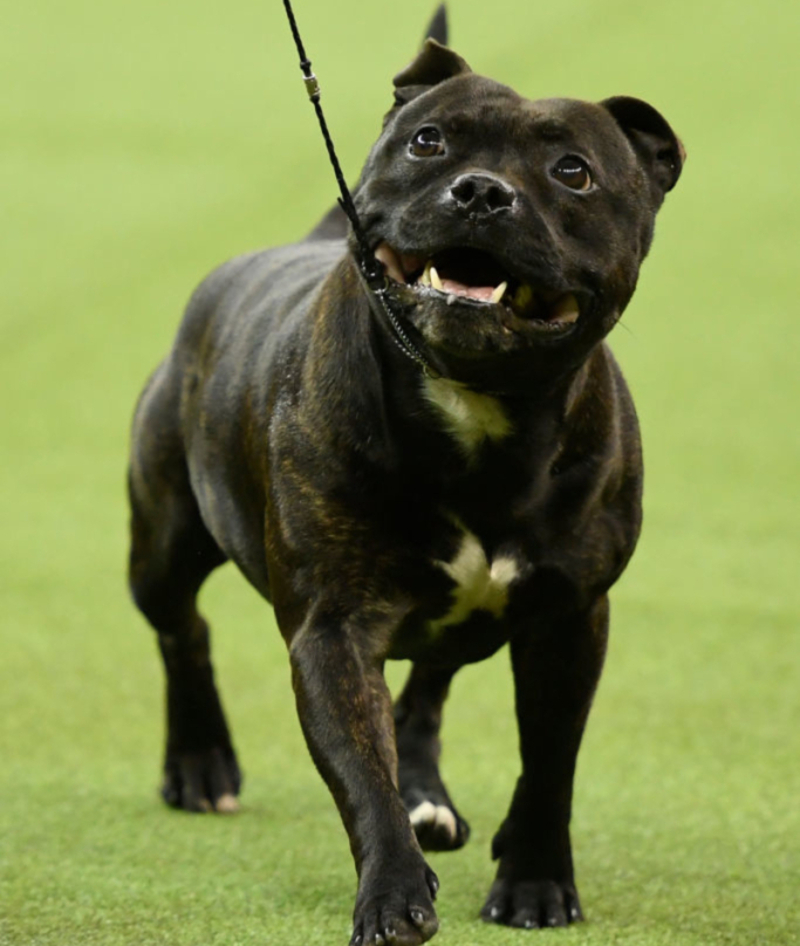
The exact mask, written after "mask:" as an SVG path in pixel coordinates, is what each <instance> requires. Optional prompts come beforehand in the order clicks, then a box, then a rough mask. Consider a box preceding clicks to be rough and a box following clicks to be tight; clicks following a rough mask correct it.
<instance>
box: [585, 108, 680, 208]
mask: <svg viewBox="0 0 800 946" xmlns="http://www.w3.org/2000/svg"><path fill="white" fill-rule="evenodd" d="M600 104H601V105H602V106H603V107H604V108H606V109H607V110H608V111H609V112H611V114H612V115H613V116H614V118H615V119H616V122H617V124H618V125H619V126H620V128H621V129H622V131H623V132H624V133H625V135H626V136H627V137H628V140H629V141H630V143H631V144H632V145H633V148H634V150H635V151H636V153H637V154H638V155H639V158H640V159H641V161H642V163H643V164H644V167H645V170H646V171H647V173H648V176H649V177H650V180H651V181H652V182H653V183H654V184H655V185H656V187H657V188H658V189H659V190H660V192H661V196H662V197H663V196H664V194H666V193H667V191H671V190H672V188H673V187H674V186H675V185H676V184H677V183H678V178H679V177H680V176H681V171H682V169H683V164H684V161H685V160H686V151H685V150H684V147H683V145H682V144H681V142H680V140H679V139H678V137H677V136H676V134H675V132H674V131H673V130H672V129H671V128H670V126H669V125H668V124H667V121H666V119H665V118H664V117H663V116H662V115H661V114H660V112H657V111H656V110H655V109H654V108H653V106H652V105H648V104H647V102H643V101H641V99H633V98H628V97H627V96H624V95H618V96H615V97H614V98H610V99H606V100H605V101H603V102H601V103H600Z"/></svg>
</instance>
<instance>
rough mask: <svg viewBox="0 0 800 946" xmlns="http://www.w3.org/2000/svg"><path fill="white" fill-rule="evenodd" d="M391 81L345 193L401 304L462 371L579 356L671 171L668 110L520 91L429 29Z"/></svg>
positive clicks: (623, 278)
mask: <svg viewBox="0 0 800 946" xmlns="http://www.w3.org/2000/svg"><path fill="white" fill-rule="evenodd" d="M395 87H396V96H395V98H396V104H395V107H394V108H393V109H392V111H390V112H389V114H388V115H387V116H386V120H385V123H384V130H383V134H382V135H381V137H380V139H379V140H378V142H377V143H376V145H375V146H374V148H373V150H372V153H371V154H370V157H369V159H368V161H367V163H366V165H365V168H364V171H363V174H362V178H361V181H360V184H359V187H358V190H357V193H356V205H357V207H358V210H359V213H360V216H361V217H362V222H363V225H364V228H365V231H366V233H367V237H368V239H369V240H370V243H371V245H372V246H373V247H374V251H375V255H376V256H377V258H378V259H379V260H380V261H381V262H382V263H383V265H384V269H385V271H386V273H387V275H388V277H389V280H390V287H391V291H392V293H393V295H394V297H395V298H396V300H397V302H398V304H399V305H400V306H401V307H402V308H403V311H404V312H405V314H406V316H407V318H408V319H409V320H410V321H411V323H412V324H413V325H414V326H415V327H416V328H417V329H418V331H419V332H420V333H421V334H422V337H423V338H424V340H425V342H426V343H427V345H428V346H429V349H430V350H431V351H433V352H434V353H435V355H436V356H437V358H438V359H439V360H440V361H442V362H444V363H445V364H446V365H448V367H449V368H450V370H451V371H452V370H454V369H455V370H456V372H458V373H460V374H461V375H462V376H463V375H464V374H465V373H466V375H470V374H474V373H475V372H477V373H478V375H480V370H481V369H480V367H479V366H480V365H483V366H484V367H486V366H488V365H494V366H495V368H494V369H493V370H499V371H502V372H507V371H508V370H512V371H513V370H514V367H513V366H514V365H515V364H520V365H524V366H525V370H528V371H529V370H530V368H531V367H532V366H540V365H544V364H547V363H551V364H556V363H560V362H562V361H564V360H567V361H575V360H579V359H580V358H582V357H585V354H586V352H588V350H589V349H590V348H591V347H592V345H594V344H595V343H596V342H597V341H598V340H599V339H600V338H602V337H603V336H604V335H605V334H606V333H607V332H608V331H609V330H610V329H611V327H612V326H613V325H614V323H615V322H616V321H617V319H618V318H619V317H620V315H621V314H622V311H623V310H624V308H625V306H626V305H627V303H628V301H629V300H630V297H631V295H632V293H633V290H634V288H635V286H636V280H637V277H638V273H639V267H640V265H641V262H642V260H643V259H644V257H645V255H646V253H647V250H648V248H649V246H650V242H651V239H652V233H653V224H654V218H655V214H656V211H657V210H658V208H659V206H660V205H661V203H662V200H663V198H664V194H665V193H666V192H667V191H668V190H670V189H671V188H672V187H673V186H674V184H675V182H676V181H677V179H678V176H679V174H680V171H681V166H682V163H683V149H682V147H681V145H680V143H679V142H678V140H677V138H676V137H675V135H674V134H673V132H672V131H671V129H670V128H669V126H668V125H667V123H666V122H665V121H664V119H663V118H662V117H661V116H660V115H659V114H658V112H656V111H655V110H654V109H653V108H651V107H650V106H649V105H646V104H645V103H643V102H640V101H638V100H636V99H627V98H617V99H610V100H607V101H605V102H602V103H600V104H591V103H587V102H580V101H576V100H569V99H550V100H543V101H535V102H534V101H528V100H526V99H524V98H522V97H520V96H519V95H517V94H516V93H515V92H513V91H512V90H511V89H509V88H508V87H506V86H503V85H501V84H500V83H497V82H494V81H492V80H490V79H486V78H483V77H481V76H477V75H475V74H474V73H472V72H471V71H470V69H469V67H468V66H467V65H466V63H465V62H464V61H463V59H461V58H460V57H459V56H457V55H456V54H455V53H453V52H452V51H451V50H449V49H446V48H444V47H442V46H439V45H438V44H436V43H435V42H433V41H430V40H429V41H428V42H427V43H426V46H425V48H424V49H423V52H422V53H421V54H420V56H419V57H418V58H417V59H416V60H415V61H414V62H413V63H412V64H411V66H409V67H408V69H406V70H405V71H404V72H402V73H400V75H398V76H397V77H396V78H395ZM559 351H560V352H563V353H564V356H563V358H561V357H559V355H558V354H557V352H559ZM471 366H474V368H472V367H471ZM488 370H492V369H488Z"/></svg>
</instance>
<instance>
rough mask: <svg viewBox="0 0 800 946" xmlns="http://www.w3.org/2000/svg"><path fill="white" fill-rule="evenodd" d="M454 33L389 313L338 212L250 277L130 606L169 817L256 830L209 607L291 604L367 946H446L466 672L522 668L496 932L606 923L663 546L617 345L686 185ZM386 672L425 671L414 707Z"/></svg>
mask: <svg viewBox="0 0 800 946" xmlns="http://www.w3.org/2000/svg"><path fill="white" fill-rule="evenodd" d="M435 24H436V25H435V26H434V27H433V28H432V30H431V31H430V35H429V36H428V38H427V39H426V41H425V44H424V46H423V48H422V51H421V52H420V53H419V55H418V56H417V58H416V59H415V60H414V61H413V62H412V63H411V65H409V66H408V67H407V68H405V69H404V70H403V71H402V72H400V73H399V75H397V76H396V77H395V79H394V91H395V99H394V104H393V105H392V107H391V109H390V110H389V112H388V113H387V115H386V116H385V119H384V123H383V130H382V132H381V134H380V137H379V138H378V140H377V143H376V144H375V145H374V147H373V148H372V151H371V153H370V155H369V157H368V158H367V161H366V164H365V166H364V169H363V172H362V174H361V177H360V180H359V182H358V185H357V187H356V188H355V190H354V202H355V206H356V208H357V211H358V215H359V218H360V221H361V226H362V229H363V234H364V237H365V239H366V240H367V241H368V245H369V248H370V252H371V253H372V254H373V256H374V259H373V261H372V262H373V264H374V265H377V264H378V263H379V264H380V266H381V267H382V269H383V274H384V277H385V287H384V291H383V294H382V295H381V293H377V292H375V291H373V288H374V287H372V286H370V284H369V283H368V281H367V280H366V279H365V276H364V274H363V273H362V271H361V269H360V267H359V265H358V263H357V258H358V246H357V244H356V241H355V239H354V237H353V234H352V231H351V228H350V227H349V224H348V222H347V219H346V217H345V216H344V214H343V213H342V211H341V210H340V209H338V208H335V209H334V210H333V211H331V212H330V213H329V214H328V215H327V217H325V218H324V219H323V222H322V223H321V224H320V225H319V226H318V227H317V228H316V229H315V230H314V231H313V232H312V233H311V234H310V235H309V236H307V237H306V238H305V239H303V240H302V241H301V242H299V243H296V244H294V245H291V246H287V247H283V248H279V249H272V250H268V251H262V252H256V253H252V254H250V255H246V256H243V257H239V258H237V259H234V260H232V261H230V262H228V263H226V264H225V265H223V266H222V267H221V268H219V269H217V270H216V271H215V272H213V273H212V274H211V275H210V276H209V277H208V278H207V279H206V280H205V281H204V282H203V283H202V284H201V286H200V287H199V289H198V290H197V291H196V292H195V294H194V296H193V297H192V299H191V301H190V303H189V306H188V308H187V311H186V313H185V316H184V319H183V322H182V324H181V326H180V329H179V331H178V335H177V339H176V341H175V344H174V346H173V348H172V350H171V352H170V353H169V355H168V356H167V358H166V360H165V361H164V362H162V364H161V365H160V366H159V367H158V368H157V369H156V371H155V373H154V374H153V376H152V377H151V379H150V381H149V383H148V384H147V386H146V388H145V390H144V392H143V394H142V396H141V398H140V401H139V404H138V407H137V410H136V415H135V420H134V425H133V437H132V452H131V463H130V471H129V486H130V499H131V507H132V544H131V554H130V585H131V589H132V594H133V597H134V600H135V602H136V604H137V606H138V607H139V609H140V610H141V611H142V612H143V614H144V615H145V617H146V618H147V620H148V621H149V623H150V624H151V625H152V626H153V628H154V629H155V630H156V632H157V636H158V642H159V646H160V650H161V654H162V657H163V661H164V665H165V669H166V678H167V697H166V702H167V738H166V754H165V759H164V781H163V788H162V794H163V797H164V799H165V800H166V802H167V803H168V804H170V805H172V806H175V807H178V808H182V809H186V810H189V811H217V812H226V811H233V810H235V809H236V807H237V801H236V796H237V795H238V793H239V789H240V785H241V776H240V771H239V766H238V763H237V758H236V754H235V752H234V748H233V743H232V741H231V736H230V733H229V730H228V726H227V723H226V720H225V715H224V712H223V709H222V704H221V702H220V698H219V695H218V692H217V689H216V685H215V682H214V675H213V669H212V664H211V657H210V647H209V632H208V627H207V625H206V623H205V621H204V620H203V618H202V617H201V615H200V614H199V613H198V611H197V607H196V598H197V594H198V591H199V589H200V586H201V585H202V583H203V582H204V580H205V579H206V577H207V576H208V575H209V573H210V572H211V571H212V570H213V569H214V568H216V567H217V566H219V565H221V564H223V562H225V561H227V560H231V561H233V562H235V563H236V565H237V566H238V567H239V569H240V570H241V572H242V573H243V574H244V576H245V577H246V578H247V579H248V581H249V582H250V583H251V584H252V585H253V586H254V587H255V588H256V589H257V590H258V591H259V592H260V594H261V595H263V597H264V598H265V599H267V600H268V601H270V602H271V603H272V605H273V606H274V609H275V614H276V618H277V623H278V626H279V628H280V631H281V634H282V635H283V637H284V639H285V641H286V645H287V647H288V651H289V659H290V663H291V670H292V681H293V688H294V693H295V696H296V703H297V710H298V713H299V717H300V722H301V725H302V729H303V733H304V735H305V738H306V741H307V743H308V748H309V750H310V753H311V756H312V758H313V760H314V762H315V764H316V766H317V768H318V769H319V772H320V773H321V775H322V777H323V779H324V780H325V782H326V783H327V785H328V787H329V789H330V791H331V793H332V795H333V798H334V800H335V802H336V805H337V806H338V809H339V812H340V814H341V818H342V821H343V823H344V826H345V828H346V830H347V833H348V836H349V840H350V846H351V850H352V854H353V858H354V861H355V866H356V870H357V874H358V892H357V898H356V903H355V911H354V919H353V934H352V938H351V946H367V944H370V946H381V944H396V946H415V944H418V943H422V942H424V941H426V940H428V939H429V938H430V937H432V936H433V935H434V933H435V932H436V930H437V927H438V920H437V917H436V913H435V909H434V905H433V901H434V899H435V896H436V892H437V889H438V880H437V878H436V876H435V874H434V872H433V871H432V870H431V869H430V867H429V866H428V864H427V863H426V861H425V858H424V856H423V850H453V849H456V848H459V847H460V846H461V845H463V844H464V843H465V842H466V840H467V838H468V836H469V827H468V824H467V822H466V821H465V819H464V818H463V817H462V816H461V814H460V813H459V811H458V809H457V808H456V806H455V805H454V803H453V801H452V800H451V798H450V794H449V792H448V790H447V788H446V787H445V785H444V783H443V782H442V779H441V776H440V773H439V768H438V759H439V754H440V740H439V730H440V724H441V719H442V708H443V704H444V701H445V698H446V696H447V693H448V688H449V685H450V682H451V680H452V678H453V675H454V674H455V673H456V671H457V670H458V669H459V668H460V667H462V666H463V665H465V664H469V663H473V662H475V661H479V660H483V659H484V658H487V657H489V656H490V655H492V654H494V653H495V652H496V651H498V650H499V649H500V648H501V647H503V646H505V645H508V646H509V649H510V653H511V661H512V667H513V676H514V684H515V692H516V712H517V717H518V724H519V738H520V747H521V775H520V777H519V781H518V782H517V785H516V789H515V791H514V793H513V797H512V800H511V804H510V808H509V810H508V813H507V815H506V817H505V819H504V820H503V822H502V824H501V825H500V828H499V830H498V832H497V834H496V836H495V838H494V841H493V845H492V853H493V857H494V858H495V859H496V860H497V861H498V862H499V864H498V870H497V875H496V879H495V881H494V883H493V885H492V886H491V889H490V891H489V894H488V899H487V900H486V902H485V905H484V907H483V910H482V912H481V915H482V917H483V918H484V919H485V920H486V921H488V922H493V923H499V924H505V925H508V926H512V927H520V928H528V929H530V928H537V927H549V926H565V925H568V924H571V923H573V922H575V921H578V920H581V919H582V912H581V906H580V902H579V898H578V892H577V889H576V887H575V879H574V871H573V863H572V852H571V846H570V832H569V823H570V812H571V804H572V787H573V774H574V769H575V761H576V756H577V753H578V748H579V745H580V742H581V737H582V733H583V730H584V726H585V724H586V720H587V716H588V713H589V709H590V705H591V703H592V698H593V694H594V692H595V688H596V685H597V682H598V679H599V677H600V673H601V668H602V665H603V660H604V655H605V651H606V641H607V634H608V621H609V605H608V591H609V589H610V588H611V586H612V585H613V584H614V582H615V581H616V580H617V579H618V578H619V576H620V574H621V573H622V571H623V569H624V568H625V566H626V564H627V562H628V560H629V559H630V557H631V554H632V553H633V550H634V546H635V545H636V541H637V538H638V535H639V531H640V524H641V496H642V460H641V449H640V437H639V431H638V426H637V420H636V414H635V411H634V406H633V403H632V400H631V396H630V394H629V392H628V388H627V387H626V384H625V381H624V380H623V377H622V374H621V373H620V369H619V368H618V366H617V364H616V362H615V361H614V358H613V357H612V355H611V352H610V350H609V348H608V347H607V345H606V343H605V341H604V339H605V336H606V335H607V334H608V332H609V331H610V330H611V329H612V327H613V326H614V325H615V323H616V322H617V321H618V320H619V318H620V316H621V315H622V313H623V312H624V310H625V307H626V306H627V304H628V302H629V301H630V299H631V296H632V294H633V292H634V288H635V286H636V282H637V278H638V275H639V268H640V266H641V264H642V261H643V260H644V258H645V256H646V254H647V252H648V250H649V248H650V244H651V241H652V237H653V228H654V220H655V216H656V212H657V211H658V209H659V207H660V206H661V204H662V201H663V199H664V196H665V194H666V193H667V192H668V191H670V190H671V189H672V187H673V186H674V185H675V183H676V182H677V180H678V178H679V176H680V173H681V168H682V166H683V162H684V157H685V154H684V150H683V147H682V145H681V143H680V141H679V140H678V138H677V137H676V136H675V134H674V133H673V131H672V129H671V128H670V126H669V125H668V124H667V122H666V121H665V119H664V118H663V117H662V116H661V115H660V114H659V113H658V112H657V111H656V110H655V109H654V108H653V107H651V106H650V105H648V104H646V103H644V102H642V101H640V100H637V99H633V98H628V97H616V98H611V99H607V100H605V101H602V102H600V103H598V104H592V103H588V102H583V101H577V100H569V99H549V100H543V101H530V100H527V99H525V98H523V97H521V96H519V95H518V94H517V93H516V92H514V91H512V90H511V89H510V88H508V87H506V86H504V85H501V84H500V83H498V82H495V81H493V80H492V79H489V78H485V77H482V76H479V75H477V74H476V73H474V72H472V71H471V69H470V67H469V66H468V65H467V63H466V62H465V61H464V59H462V58H461V57H460V56H459V55H457V54H456V53H455V52H454V51H452V50H451V49H449V48H448V47H447V46H446V45H445V43H446V30H445V27H444V20H443V16H442V15H441V14H440V15H439V16H438V17H437V19H436V21H435ZM375 261H377V263H376V262H375ZM389 659H408V660H410V661H412V662H413V666H412V669H411V671H410V676H409V678H408V681H407V683H406V685H405V688H404V690H403V692H402V694H401V695H400V697H399V699H398V700H397V701H396V703H395V704H394V706H393V705H392V700H391V697H390V694H389V691H388V689H387V686H386V684H385V682H384V677H383V668H384V662H385V661H386V660H389Z"/></svg>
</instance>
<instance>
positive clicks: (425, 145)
mask: <svg viewBox="0 0 800 946" xmlns="http://www.w3.org/2000/svg"><path fill="white" fill-rule="evenodd" d="M409 150H410V151H411V153H412V154H413V155H414V157H416V158H434V157H436V155H437V154H444V142H443V141H442V135H441V132H440V131H439V129H438V128H434V127H433V126H432V125H426V126H425V128H420V130H419V131H418V132H417V133H416V135H414V137H413V138H412V139H411V144H410V145H409Z"/></svg>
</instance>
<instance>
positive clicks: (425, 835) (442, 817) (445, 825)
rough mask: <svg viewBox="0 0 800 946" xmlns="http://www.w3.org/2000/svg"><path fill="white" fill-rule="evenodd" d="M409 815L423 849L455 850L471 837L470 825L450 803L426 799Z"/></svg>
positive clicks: (413, 808) (410, 811) (411, 810)
mask: <svg viewBox="0 0 800 946" xmlns="http://www.w3.org/2000/svg"><path fill="white" fill-rule="evenodd" d="M407 807H409V808H410V810H409V813H408V817H409V819H410V820H411V826H412V827H413V828H414V831H415V833H416V835H417V840H418V841H419V845H420V847H421V848H422V850H423V851H455V850H457V849H458V848H460V847H463V846H464V845H465V844H466V843H467V839H468V838H469V825H468V824H467V822H466V821H464V819H463V818H462V817H461V816H460V815H459V814H458V812H457V811H455V810H454V809H453V808H452V807H451V806H450V805H447V804H441V803H439V804H437V803H436V802H434V801H431V800H429V799H425V800H424V801H422V802H420V803H419V804H417V805H415V806H414V807H410V806H407Z"/></svg>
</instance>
